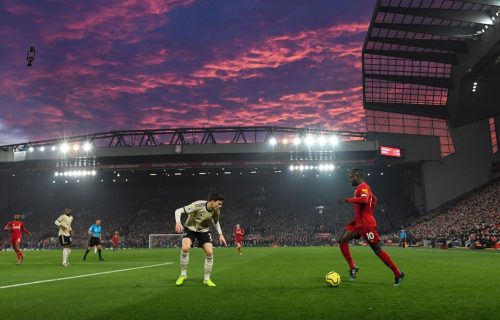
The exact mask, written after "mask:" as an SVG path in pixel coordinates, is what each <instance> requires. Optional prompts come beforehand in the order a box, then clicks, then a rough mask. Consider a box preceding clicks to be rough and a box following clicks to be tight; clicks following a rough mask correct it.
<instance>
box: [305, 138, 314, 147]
mask: <svg viewBox="0 0 500 320" xmlns="http://www.w3.org/2000/svg"><path fill="white" fill-rule="evenodd" d="M306 144H307V145H308V146H312V145H313V144H314V138H313V137H312V136H307V137H306Z"/></svg>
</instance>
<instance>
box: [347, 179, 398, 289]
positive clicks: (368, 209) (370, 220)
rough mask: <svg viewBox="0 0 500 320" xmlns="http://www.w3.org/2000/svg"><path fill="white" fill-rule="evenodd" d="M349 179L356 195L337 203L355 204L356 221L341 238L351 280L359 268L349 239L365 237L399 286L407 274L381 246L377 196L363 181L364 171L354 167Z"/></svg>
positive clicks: (350, 224)
mask: <svg viewBox="0 0 500 320" xmlns="http://www.w3.org/2000/svg"><path fill="white" fill-rule="evenodd" d="M349 180H350V182H351V185H352V186H353V187H356V190H355V191H354V197H352V198H344V199H338V200H337V204H342V203H351V204H353V206H354V221H352V222H351V223H349V224H348V225H347V226H346V227H345V232H344V235H343V236H342V237H341V238H340V239H339V247H340V251H342V255H343V256H344V258H345V259H346V261H347V263H348V264H349V268H350V270H349V275H350V279H351V281H354V279H356V273H358V270H359V268H358V267H357V266H356V265H355V264H354V261H353V260H352V257H351V253H350V252H349V241H351V240H352V239H358V238H360V237H363V238H364V239H365V240H366V242H368V244H369V245H370V247H371V248H372V250H373V252H375V254H376V255H377V256H378V257H379V258H380V260H382V261H383V262H384V263H385V264H386V265H387V266H388V267H389V268H390V269H391V270H392V272H393V273H394V278H395V280H394V285H395V286H399V285H400V284H401V281H402V280H403V279H404V277H405V274H404V272H401V271H400V270H399V268H398V267H397V266H396V265H395V264H394V262H393V261H392V259H391V257H390V256H389V254H388V253H387V252H386V251H385V250H384V249H382V247H381V246H380V238H379V235H378V232H377V222H376V221H375V217H374V216H373V211H374V210H375V207H376V206H377V197H375V195H374V194H373V193H372V191H371V189H370V186H368V184H367V183H366V182H364V181H363V171H362V170H361V169H353V170H352V171H351V173H350V175H349Z"/></svg>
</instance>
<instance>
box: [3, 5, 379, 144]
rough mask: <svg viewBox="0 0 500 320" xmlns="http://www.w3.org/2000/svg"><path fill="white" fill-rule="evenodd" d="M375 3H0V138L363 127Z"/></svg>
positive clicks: (22, 139) (5, 141)
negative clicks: (365, 60) (365, 54)
mask: <svg viewBox="0 0 500 320" xmlns="http://www.w3.org/2000/svg"><path fill="white" fill-rule="evenodd" d="M374 6H375V0H352V1H344V0H309V1H306V0H261V1H259V0H225V1H220V0H210V1H208V0H204V1H201V0H162V1H160V0H158V1H154V0H123V1H59V0H45V1H42V0H40V1H38V0H37V1H35V0H33V1H10V0H0V39H1V41H0V59H1V62H2V63H1V64H0V145H4V144H10V143H17V142H26V141H29V140H32V141H34V140H39V139H50V138H60V137H63V136H72V135H77V134H90V133H97V132H104V131H110V130H127V129H155V128H176V127H202V126H204V127H212V126H248V125H276V126H293V127H310V128H324V129H342V130H354V131H364V130H365V124H364V111H363V108H362V87H361V85H362V84H361V47H362V43H363V40H364V37H365V34H366V32H367V29H368V24H369V21H370V17H371V14H372V12H373V9H374ZM30 46H35V48H36V59H35V62H34V64H33V66H32V67H28V66H26V53H27V50H28V48H29V47H30Z"/></svg>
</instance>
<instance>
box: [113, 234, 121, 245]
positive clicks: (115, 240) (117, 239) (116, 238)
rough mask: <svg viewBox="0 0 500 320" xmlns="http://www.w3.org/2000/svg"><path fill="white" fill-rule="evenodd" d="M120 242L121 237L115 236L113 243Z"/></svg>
mask: <svg viewBox="0 0 500 320" xmlns="http://www.w3.org/2000/svg"><path fill="white" fill-rule="evenodd" d="M119 240H120V237H119V236H117V235H116V234H115V235H114V236H113V242H115V243H117V242H118V241H119Z"/></svg>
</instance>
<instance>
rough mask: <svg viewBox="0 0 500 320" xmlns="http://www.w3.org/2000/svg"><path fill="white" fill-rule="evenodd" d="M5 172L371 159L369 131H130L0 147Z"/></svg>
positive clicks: (374, 151) (372, 144)
mask: <svg viewBox="0 0 500 320" xmlns="http://www.w3.org/2000/svg"><path fill="white" fill-rule="evenodd" d="M0 150H2V151H3V152H0V163H2V164H1V166H0V171H2V170H3V171H6V172H9V170H12V169H13V168H18V169H19V170H29V171H46V170H50V169H55V168H79V167H92V169H98V170H117V169H137V170H148V169H152V168H161V169H164V168H205V167H231V166H233V167H252V166H289V165H291V164H294V163H302V162H308V163H317V164H318V165H319V164H321V163H323V162H325V163H326V162H328V163H332V162H335V163H348V162H349V163H351V162H361V163H365V162H367V161H368V162H369V161H372V160H373V159H374V157H375V156H376V155H377V150H378V146H377V142H376V141H368V140H367V139H366V134H365V133H359V132H348V131H333V130H320V129H304V128H289V127H215V128H177V129H157V130H129V131H112V132H106V133H97V134H93V135H82V136H75V137H66V138H61V139H52V140H41V141H32V142H26V143H20V144H15V145H7V146H1V147H0Z"/></svg>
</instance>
